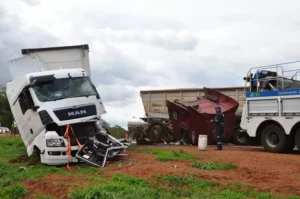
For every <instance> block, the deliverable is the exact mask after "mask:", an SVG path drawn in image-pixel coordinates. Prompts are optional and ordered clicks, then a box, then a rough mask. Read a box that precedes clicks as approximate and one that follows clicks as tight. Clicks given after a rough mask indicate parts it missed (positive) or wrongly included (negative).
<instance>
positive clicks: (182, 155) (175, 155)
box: [138, 148, 195, 162]
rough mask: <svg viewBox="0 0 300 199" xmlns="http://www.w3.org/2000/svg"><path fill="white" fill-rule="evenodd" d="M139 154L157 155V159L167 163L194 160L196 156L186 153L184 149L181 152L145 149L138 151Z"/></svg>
mask: <svg viewBox="0 0 300 199" xmlns="http://www.w3.org/2000/svg"><path fill="white" fill-rule="evenodd" d="M138 151H139V152H143V153H150V154H154V155H156V159H157V160H159V161H161V162H166V161H178V160H190V159H194V158H195V156H193V155H191V154H189V153H186V152H185V151H183V150H182V149H180V150H166V149H159V148H144V149H140V150H138Z"/></svg>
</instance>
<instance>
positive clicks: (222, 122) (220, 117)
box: [215, 112, 224, 124]
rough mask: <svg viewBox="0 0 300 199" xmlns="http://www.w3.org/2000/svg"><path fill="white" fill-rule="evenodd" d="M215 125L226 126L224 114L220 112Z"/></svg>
mask: <svg viewBox="0 0 300 199" xmlns="http://www.w3.org/2000/svg"><path fill="white" fill-rule="evenodd" d="M215 124H224V114H223V113H221V112H218V113H217V114H216V117H215Z"/></svg>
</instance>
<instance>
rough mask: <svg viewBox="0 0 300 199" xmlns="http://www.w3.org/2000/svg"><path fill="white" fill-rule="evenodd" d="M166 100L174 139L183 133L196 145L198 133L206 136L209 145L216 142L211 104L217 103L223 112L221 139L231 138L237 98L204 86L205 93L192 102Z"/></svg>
mask: <svg viewBox="0 0 300 199" xmlns="http://www.w3.org/2000/svg"><path fill="white" fill-rule="evenodd" d="M166 102H167V107H168V114H169V118H170V121H171V124H172V129H173V136H174V137H175V138H178V139H179V138H180V137H181V135H182V134H183V133H184V132H185V133H186V137H187V139H188V141H189V142H190V143H192V144H194V145H197V144H198V137H199V135H207V137H208V144H215V143H216V133H215V129H214V125H213V123H211V122H210V121H211V120H212V119H214V117H215V115H216V112H215V109H214V107H215V106H216V105H220V106H221V107H222V113H223V114H224V132H223V142H225V143H226V142H230V141H231V139H232V137H233V132H234V127H235V119H236V117H235V112H236V111H237V109H238V106H239V103H238V101H236V100H234V99H233V98H231V97H229V96H226V95H224V94H222V93H221V92H218V91H216V90H213V89H208V88H205V96H204V97H197V99H196V100H194V101H181V100H174V101H169V100H167V101H166Z"/></svg>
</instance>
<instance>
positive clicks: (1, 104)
mask: <svg viewBox="0 0 300 199" xmlns="http://www.w3.org/2000/svg"><path fill="white" fill-rule="evenodd" d="M13 120H14V118H13V116H12V113H11V109H10V106H9V103H8V100H7V96H6V93H5V89H1V91H0V123H1V126H4V127H8V128H10V127H11V124H12V122H13Z"/></svg>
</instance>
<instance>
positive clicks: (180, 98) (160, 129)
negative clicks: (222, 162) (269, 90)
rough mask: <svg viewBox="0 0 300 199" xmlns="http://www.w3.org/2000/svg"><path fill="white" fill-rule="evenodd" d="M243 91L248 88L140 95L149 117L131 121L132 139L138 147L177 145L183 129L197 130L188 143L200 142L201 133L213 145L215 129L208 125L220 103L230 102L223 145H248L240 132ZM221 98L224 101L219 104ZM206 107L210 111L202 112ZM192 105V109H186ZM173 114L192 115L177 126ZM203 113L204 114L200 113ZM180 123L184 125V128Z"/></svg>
mask: <svg viewBox="0 0 300 199" xmlns="http://www.w3.org/2000/svg"><path fill="white" fill-rule="evenodd" d="M244 89H245V87H225V88H212V89H205V88H187V89H168V90H147V91H140V95H141V98H142V102H143V105H144V110H145V113H146V114H145V115H146V116H145V117H143V118H135V119H132V120H130V121H128V132H129V137H130V138H131V139H136V141H137V144H144V143H159V142H171V141H175V142H176V141H178V140H180V138H181V135H182V132H181V131H183V129H186V130H189V129H194V131H193V132H194V138H193V133H191V134H190V135H191V136H190V137H189V138H188V139H186V141H189V142H190V143H193V140H194V141H195V140H196V141H198V139H197V138H195V137H197V136H198V134H200V133H201V134H207V135H209V136H208V141H209V143H214V142H215V140H214V138H213V135H214V131H213V126H212V124H211V123H207V122H208V121H210V119H211V118H212V117H213V116H214V114H215V113H214V108H213V107H214V106H215V105H216V104H218V103H219V102H221V105H222V103H223V102H222V100H224V99H227V100H228V101H227V102H226V103H227V104H226V103H225V104H224V103H223V105H224V106H223V111H225V112H226V113H225V117H226V127H225V128H226V133H225V136H224V138H225V139H224V142H232V143H235V144H238V145H245V144H247V141H248V140H247V138H248V137H247V136H246V135H244V134H243V133H241V132H240V121H241V115H242V110H243V105H244V103H245V91H244ZM218 98H219V100H220V99H221V101H216V99H218ZM228 102H229V103H228ZM203 103H206V104H207V105H208V108H206V109H203V108H204V107H203V106H204V104H203ZM190 104H191V105H192V106H191V107H189V108H187V106H190ZM193 105H198V106H199V107H198V109H197V108H193ZM199 108H200V111H199ZM170 110H177V111H179V110H180V111H183V112H186V113H189V114H190V116H191V115H192V117H187V118H186V119H180V120H178V122H176V120H174V119H172V117H173V116H172V113H170ZM202 110H203V111H204V112H201V111H202ZM180 111H179V112H180ZM228 114H229V115H228ZM179 115H180V114H179ZM180 117H181V116H180ZM194 120H195V121H194ZM227 121H228V122H227ZM180 123H183V125H182V124H180ZM196 143H197V142H195V143H194V144H196Z"/></svg>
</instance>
